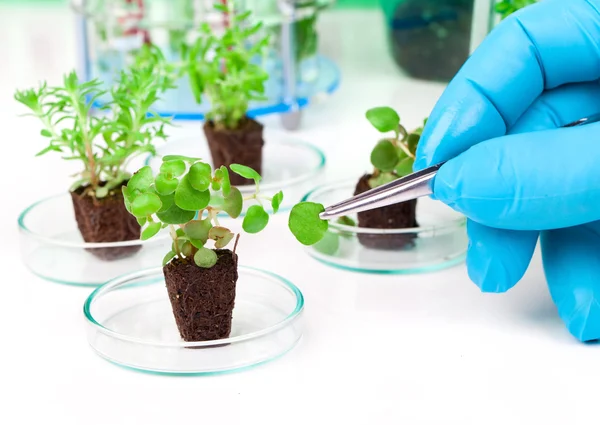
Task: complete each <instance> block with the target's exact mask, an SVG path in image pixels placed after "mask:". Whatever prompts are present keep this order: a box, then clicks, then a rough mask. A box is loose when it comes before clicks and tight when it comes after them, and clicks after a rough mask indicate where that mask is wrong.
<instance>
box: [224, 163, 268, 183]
mask: <svg viewBox="0 0 600 425" xmlns="http://www.w3.org/2000/svg"><path fill="white" fill-rule="evenodd" d="M229 168H230V169H231V171H233V172H234V173H236V174H237V175H239V176H242V177H243V178H245V179H250V180H254V181H255V182H256V183H258V182H259V181H260V180H261V177H260V174H258V173H257V172H256V171H254V170H253V169H252V168H250V167H246V166H245V165H240V164H231V165H230V166H229Z"/></svg>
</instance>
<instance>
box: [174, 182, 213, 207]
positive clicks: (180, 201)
mask: <svg viewBox="0 0 600 425" xmlns="http://www.w3.org/2000/svg"><path fill="white" fill-rule="evenodd" d="M188 177H189V175H186V176H185V177H183V178H182V179H181V181H180V182H179V186H177V189H175V205H177V206H178V207H179V208H181V209H182V210H187V211H198V210H201V209H204V208H206V207H207V206H208V203H209V202H210V192H209V191H208V190H205V191H203V192H201V191H199V190H196V189H194V188H193V187H192V185H191V184H190V182H189V180H188Z"/></svg>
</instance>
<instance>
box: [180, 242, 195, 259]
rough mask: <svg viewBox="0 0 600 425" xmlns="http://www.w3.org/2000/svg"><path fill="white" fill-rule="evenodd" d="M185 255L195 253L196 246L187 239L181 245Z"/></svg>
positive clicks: (189, 255) (188, 255)
mask: <svg viewBox="0 0 600 425" xmlns="http://www.w3.org/2000/svg"><path fill="white" fill-rule="evenodd" d="M179 249H180V250H181V253H182V254H183V256H184V257H191V256H192V255H193V254H194V248H193V247H192V244H191V243H190V242H189V241H185V242H183V243H182V244H181V246H180V247H179Z"/></svg>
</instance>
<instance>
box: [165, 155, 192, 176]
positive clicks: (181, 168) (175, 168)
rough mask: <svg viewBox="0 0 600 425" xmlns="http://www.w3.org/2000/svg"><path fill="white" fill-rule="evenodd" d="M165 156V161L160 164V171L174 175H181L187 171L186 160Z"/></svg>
mask: <svg viewBox="0 0 600 425" xmlns="http://www.w3.org/2000/svg"><path fill="white" fill-rule="evenodd" d="M166 158H168V157H164V158H163V163H162V164H161V166H160V172H161V173H163V174H167V175H170V176H174V177H179V176H180V175H182V174H183V173H185V168H186V167H185V162H183V161H182V160H181V159H172V160H166Z"/></svg>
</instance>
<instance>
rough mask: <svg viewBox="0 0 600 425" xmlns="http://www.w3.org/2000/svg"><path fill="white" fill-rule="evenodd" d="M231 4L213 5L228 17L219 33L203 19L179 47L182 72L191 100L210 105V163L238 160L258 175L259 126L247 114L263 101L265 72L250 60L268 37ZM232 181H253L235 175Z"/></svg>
mask: <svg viewBox="0 0 600 425" xmlns="http://www.w3.org/2000/svg"><path fill="white" fill-rule="evenodd" d="M233 3H234V2H233V1H226V2H225V4H216V5H215V6H214V7H215V9H217V11H218V12H220V13H222V14H224V15H225V16H227V17H231V19H230V24H229V25H227V26H226V27H225V29H224V31H223V33H222V34H221V35H217V33H216V31H215V30H213V29H212V28H211V26H210V25H209V24H208V23H203V24H202V25H201V27H200V33H199V35H198V37H197V38H196V40H195V41H194V42H193V43H191V44H190V45H189V46H188V45H184V46H183V48H182V49H181V51H182V56H183V62H184V63H183V70H184V72H185V74H187V77H188V80H189V83H190V87H191V89H192V92H193V94H194V97H195V99H196V102H197V103H199V104H200V103H201V102H202V101H203V100H207V101H208V102H209V104H210V109H209V111H208V112H207V113H206V122H205V123H204V126H203V130H204V133H205V135H206V138H207V140H208V145H209V148H210V151H211V155H212V161H213V164H214V166H215V167H220V166H222V165H224V166H226V167H228V166H229V165H231V164H232V163H239V164H242V165H245V166H248V167H251V168H253V169H255V170H256V171H257V172H258V173H261V170H262V148H263V146H264V139H263V126H262V124H260V123H259V122H258V121H256V120H254V119H253V118H251V117H249V116H248V115H247V114H248V108H249V104H250V102H251V101H257V100H267V98H266V97H265V96H264V94H265V83H266V81H267V80H268V78H269V75H268V74H267V72H266V71H265V70H264V69H263V68H262V67H261V66H260V65H258V64H256V63H255V59H256V58H257V57H260V56H262V55H264V54H265V52H266V49H267V47H268V44H269V37H268V36H264V37H262V36H260V31H261V29H262V22H258V23H256V24H250V23H249V18H250V16H251V12H250V11H247V12H244V13H238V12H237V11H236V10H235V9H234V7H233ZM231 182H232V183H233V184H235V185H242V184H251V183H252V181H251V180H249V179H246V178H245V177H242V176H238V175H234V176H232V181H231Z"/></svg>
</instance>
